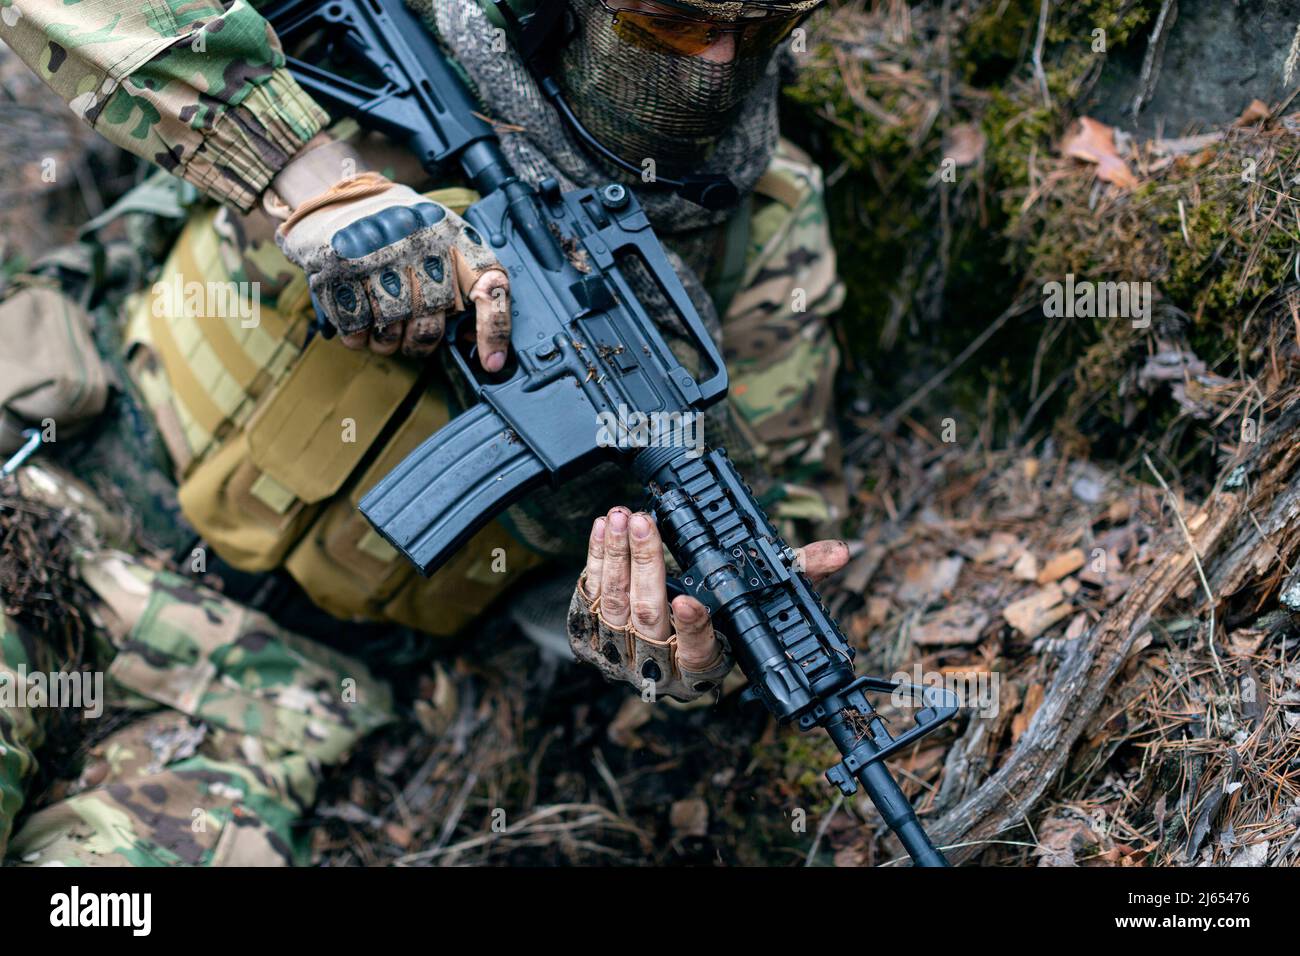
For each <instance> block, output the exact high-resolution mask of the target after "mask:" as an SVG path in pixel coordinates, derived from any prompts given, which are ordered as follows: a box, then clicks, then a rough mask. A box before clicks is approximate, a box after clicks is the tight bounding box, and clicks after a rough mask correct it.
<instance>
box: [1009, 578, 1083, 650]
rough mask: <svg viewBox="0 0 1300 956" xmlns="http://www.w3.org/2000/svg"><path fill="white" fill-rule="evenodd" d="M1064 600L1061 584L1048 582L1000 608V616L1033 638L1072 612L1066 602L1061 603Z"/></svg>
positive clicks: (1026, 635)
mask: <svg viewBox="0 0 1300 956" xmlns="http://www.w3.org/2000/svg"><path fill="white" fill-rule="evenodd" d="M1064 601H1065V592H1064V591H1062V590H1061V586H1060V585H1059V584H1049V585H1048V586H1047V587H1045V588H1043V589H1042V590H1040V591H1037V592H1035V593H1034V594H1031V595H1029V597H1026V598H1021V599H1020V600H1019V601H1014V602H1012V603H1011V604H1008V605H1007V606H1006V607H1004V608H1003V609H1002V616H1003V618H1005V619H1006V622H1007V623H1008V624H1010V625H1011V626H1012V627H1014V628H1015V629H1016V630H1017V631H1019V632H1020V633H1021V634H1023V635H1024V636H1025V637H1027V638H1029V639H1030V640H1033V639H1034V638H1035V637H1037V636H1038V635H1039V634H1042V633H1043V631H1045V630H1047V629H1048V628H1049V627H1051V626H1052V625H1053V624H1055V623H1056V622H1057V621H1059V620H1061V619H1062V618H1065V617H1068V616H1069V615H1070V614H1071V613H1072V612H1073V610H1074V609H1073V608H1072V607H1071V606H1070V605H1069V604H1068V603H1062V602H1064Z"/></svg>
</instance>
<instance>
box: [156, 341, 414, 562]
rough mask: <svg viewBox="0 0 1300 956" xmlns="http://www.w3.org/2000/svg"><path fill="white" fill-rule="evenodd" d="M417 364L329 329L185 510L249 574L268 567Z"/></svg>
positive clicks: (211, 465)
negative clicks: (330, 335) (348, 342)
mask: <svg viewBox="0 0 1300 956" xmlns="http://www.w3.org/2000/svg"><path fill="white" fill-rule="evenodd" d="M416 377H417V376H416V371H415V370H414V369H413V368H411V367H409V366H406V365H403V364H402V363H401V362H399V361H397V360H395V359H392V358H385V357H383V356H379V355H375V354H374V353H372V352H368V351H353V350H351V349H347V348H344V347H343V346H342V345H341V344H340V343H338V342H328V341H325V340H324V339H322V338H320V337H319V336H318V337H316V338H314V339H312V341H311V342H310V343H309V344H308V346H307V348H306V350H305V351H304V352H303V354H302V357H301V358H300V359H299V360H298V362H297V364H295V365H294V366H293V368H292V369H291V370H290V371H289V373H288V375H287V376H286V377H285V378H284V379H283V380H281V382H280V383H279V384H277V385H276V386H274V387H273V388H272V389H271V391H270V392H269V393H268V394H267V395H266V396H265V398H264V399H263V401H262V403H261V404H260V405H259V407H258V408H257V410H256V411H254V412H253V415H252V418H251V419H250V420H249V422H248V425H247V427H246V428H244V429H243V430H242V431H239V432H236V433H234V434H233V435H231V436H230V437H229V438H228V439H227V440H226V441H225V442H224V443H223V444H222V445H221V447H220V448H218V449H217V451H216V452H215V453H214V454H212V455H210V456H209V457H207V458H206V459H204V460H203V461H202V462H200V463H199V464H197V465H196V466H195V467H194V468H193V469H192V471H191V472H190V474H189V475H188V476H187V478H186V479H185V481H184V482H183V483H182V485H181V488H180V503H181V509H182V511H183V512H184V513H185V517H186V518H187V519H189V521H190V522H191V523H192V524H193V525H194V527H195V529H196V530H197V531H198V532H199V533H200V534H201V535H203V537H204V538H205V539H206V540H207V541H208V543H209V544H211V546H212V547H213V548H214V549H215V550H216V552H217V553H218V554H219V555H220V556H221V557H222V558H223V559H224V560H225V561H227V562H228V563H230V564H231V565H232V566H234V567H236V568H238V569H240V570H242V571H250V572H256V571H268V570H271V569H273V568H276V567H278V566H279V565H280V564H281V563H282V561H283V560H284V557H285V555H286V554H287V553H288V552H289V550H290V549H291V548H292V547H293V546H294V544H295V543H296V542H297V541H298V539H299V538H300V537H302V535H303V533H304V532H305V531H306V530H307V528H308V527H309V526H310V524H311V522H312V521H313V520H314V519H315V518H316V516H317V515H318V513H319V512H320V510H321V506H322V505H323V503H324V502H325V501H326V500H327V499H328V498H330V497H332V496H333V495H335V494H337V493H338V491H339V490H340V489H341V488H342V487H343V485H344V484H345V483H346V482H347V480H348V478H349V477H350V476H351V475H352V473H353V472H354V471H355V470H356V469H357V467H358V466H359V465H360V464H361V461H362V459H363V458H364V457H365V455H366V454H367V452H368V451H369V450H370V449H371V448H373V447H374V445H375V443H376V442H377V440H378V438H379V436H380V434H381V432H382V431H383V430H384V428H385V426H386V425H387V424H388V421H389V419H390V418H391V417H392V416H393V413H394V412H396V411H397V409H398V408H399V407H400V406H401V404H402V402H403V400H404V399H405V398H406V396H407V395H408V394H410V391H411V389H412V388H413V387H414V386H415V383H416Z"/></svg>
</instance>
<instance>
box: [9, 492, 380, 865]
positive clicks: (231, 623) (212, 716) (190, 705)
mask: <svg viewBox="0 0 1300 956" xmlns="http://www.w3.org/2000/svg"><path fill="white" fill-rule="evenodd" d="M30 471H33V470H29V472H30ZM48 475H49V473H48V472H46V473H43V476H48ZM25 477H30V474H29V475H27V476H25ZM56 480H58V479H56ZM67 487H68V486H66V485H62V483H61V482H60V488H59V492H60V496H61V497H62V498H64V500H66V497H67V492H66V488H67ZM81 501H82V505H83V510H82V513H83V514H86V513H89V512H91V511H99V512H100V513H101V514H102V513H103V509H102V506H97V505H93V504H89V503H87V502H85V500H84V499H81ZM86 543H87V545H92V546H89V547H87V548H86V549H85V550H84V551H83V552H82V553H81V556H80V559H79V562H78V573H79V575H80V577H81V578H82V579H83V580H84V581H85V583H86V584H88V585H89V587H90V589H91V590H92V591H93V592H94V594H95V595H96V597H97V598H98V602H97V603H96V605H95V606H94V607H93V608H90V609H88V610H90V612H91V614H92V616H93V618H94V621H95V624H96V625H97V637H98V640H97V644H98V646H97V647H96V649H95V650H94V652H93V653H92V655H91V656H92V658H93V661H92V665H91V666H92V667H94V668H95V669H96V670H98V671H101V672H104V674H105V676H104V689H105V697H106V703H107V705H108V706H107V708H106V709H105V710H104V712H103V717H102V718H101V719H107V717H108V715H121V714H123V713H126V714H129V715H130V718H129V720H128V721H127V722H126V725H125V726H124V727H121V728H120V729H115V730H113V731H111V732H110V733H109V734H108V735H107V736H106V737H104V738H103V739H100V740H98V742H97V743H96V744H95V745H94V746H93V747H92V748H91V749H90V751H89V754H88V756H87V759H86V762H85V766H84V769H83V770H82V772H81V774H80V777H79V778H78V779H77V780H76V781H75V782H74V783H73V784H72V786H71V787H70V788H69V791H70V793H69V795H67V796H64V797H63V798H62V799H58V800H57V801H55V802H53V803H52V804H50V805H48V806H45V807H43V808H42V809H39V810H37V811H36V812H34V813H33V814H31V815H30V816H29V817H27V818H26V820H25V821H24V822H23V825H22V827H21V828H20V829H19V830H18V831H17V832H16V833H14V834H12V836H11V833H10V831H11V827H12V825H13V822H14V819H15V817H16V815H17V813H18V810H19V808H20V807H21V806H22V804H23V800H24V790H25V789H26V787H27V786H28V784H29V783H30V782H31V780H32V778H33V776H34V775H35V773H36V770H37V754H38V752H39V748H40V747H41V745H42V743H43V741H44V736H45V730H46V728H45V724H46V723H47V722H48V721H49V719H50V717H51V711H50V710H49V709H48V708H29V707H27V706H11V707H7V708H4V709H3V710H0V857H4V856H6V851H5V846H6V843H7V844H8V851H7V859H8V862H10V863H22V864H30V865H37V866H41V865H51V864H56V865H57V864H63V865H70V866H72V865H148V866H156V865H175V864H189V865H221V864H227V865H233V864H245V865H286V864H301V863H305V862H307V849H308V847H307V837H308V833H307V831H306V830H305V829H304V828H303V827H302V826H301V822H302V819H303V817H304V816H305V815H306V814H307V813H308V811H309V810H310V808H311V806H312V804H313V803H314V802H315V799H316V790H317V786H318V784H319V782H320V779H321V775H322V773H323V771H324V770H325V768H327V767H329V766H331V765H336V764H339V763H341V762H342V761H343V760H344V759H345V757H346V756H347V754H348V751H349V750H350V749H351V748H352V746H353V745H354V744H355V743H356V742H357V741H359V740H360V739H361V738H362V737H363V736H365V734H367V733H369V732H370V731H371V730H373V729H375V728H377V727H380V726H382V725H383V724H385V723H387V722H389V721H390V720H392V719H393V717H394V713H393V707H392V700H391V696H390V693H389V691H388V689H387V687H386V686H385V685H384V684H382V683H381V682H379V681H377V680H375V679H374V678H373V677H372V676H371V675H370V674H369V673H368V671H367V670H366V668H365V667H364V666H363V665H361V664H359V663H358V662H356V661H354V660H351V659H349V658H347V657H345V656H344V655H341V654H337V653H334V652H332V651H330V650H329V649H327V648H325V647H323V646H322V645H320V644H317V643H313V642H310V641H306V640H304V639H302V638H301V637H298V636H296V635H294V634H292V633H290V632H288V631H286V630H285V629H283V628H281V627H279V626H277V625H276V624H275V623H274V622H272V621H271V620H269V619H268V618H267V617H265V616H264V615H262V614H259V613H256V612H254V611H250V610H248V609H247V608H244V607H241V606H240V605H238V604H236V603H234V602H233V601H230V600H229V599H227V598H225V597H223V596H221V595H220V594H217V593H215V592H213V591H210V590H208V589H206V588H203V587H198V586H196V585H195V584H194V583H193V582H192V581H190V580H187V579H185V578H182V577H179V576H177V575H175V574H171V573H168V572H164V571H157V570H153V569H151V568H149V567H147V566H145V565H144V564H143V563H141V562H140V561H137V560H134V559H132V558H130V557H129V556H127V555H125V554H123V553H121V552H118V551H113V550H106V549H102V548H97V547H94V546H93V536H88V540H87V542H86ZM51 653H52V649H51V647H50V646H49V645H48V642H47V643H42V642H41V641H40V640H39V639H38V637H37V635H34V634H32V633H30V632H29V631H24V630H23V629H21V628H20V627H19V626H18V625H17V624H16V623H15V622H14V621H13V620H11V619H10V618H8V617H5V616H0V680H4V681H7V682H9V683H10V684H11V686H15V687H16V688H17V694H18V695H19V696H18V697H17V700H20V701H21V700H25V681H24V680H23V678H24V677H25V678H27V679H30V675H32V674H34V673H36V672H40V673H48V672H50V671H52V670H55V669H57V668H58V665H59V663H60V662H57V661H55V660H52V659H51ZM20 675H21V676H20ZM85 719H86V720H89V718H85ZM84 729H85V730H86V731H90V730H91V728H89V727H85V728H84Z"/></svg>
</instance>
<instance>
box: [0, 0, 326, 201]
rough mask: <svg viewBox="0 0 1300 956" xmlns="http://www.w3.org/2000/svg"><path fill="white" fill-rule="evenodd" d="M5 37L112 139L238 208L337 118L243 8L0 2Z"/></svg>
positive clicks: (189, 3)
mask: <svg viewBox="0 0 1300 956" xmlns="http://www.w3.org/2000/svg"><path fill="white" fill-rule="evenodd" d="M0 39H3V40H4V41H5V43H7V44H8V45H9V46H10V47H11V48H12V49H13V51H14V52H15V53H16V54H17V55H18V56H19V57H20V58H21V59H22V60H23V61H24V62H26V63H27V65H28V66H29V67H31V68H32V69H33V70H34V71H35V72H36V73H37V74H38V75H39V76H40V77H41V78H42V79H43V80H44V81H45V82H46V83H48V84H49V86H50V87H51V88H52V89H53V90H54V91H55V92H56V93H58V94H59V95H60V96H61V97H63V99H64V100H65V101H66V102H67V103H68V105H69V106H70V107H72V110H73V111H74V112H75V113H76V114H77V115H78V116H80V117H81V118H82V119H83V120H85V121H86V123H88V124H89V125H90V126H91V127H92V128H93V129H96V130H98V131H99V132H100V133H101V134H103V135H104V136H105V137H106V138H107V139H108V140H110V141H111V142H113V143H114V144H116V145H117V146H120V147H122V148H123V149H125V150H127V151H128V152H131V153H134V154H135V155H137V156H140V157H143V158H144V159H147V160H149V161H150V162H153V163H156V164H158V165H159V166H161V167H162V168H163V169H166V170H167V171H168V172H171V173H174V174H176V175H178V176H180V177H182V178H183V179H186V180H188V181H189V182H191V183H193V184H194V185H195V186H197V187H198V188H199V189H200V190H202V191H203V192H205V193H207V194H208V195H210V196H212V197H213V198H215V199H218V200H220V201H222V202H226V203H229V204H230V205H232V206H234V207H236V208H238V209H240V210H241V211H247V210H248V209H250V208H251V207H252V206H253V204H254V203H255V202H256V201H257V199H258V197H259V196H260V195H261V193H262V191H263V190H264V189H265V188H266V187H267V185H268V184H269V183H270V181H271V179H272V178H273V177H274V176H275V174H276V173H277V172H278V171H279V170H280V169H281V167H283V166H284V164H285V163H286V162H287V161H288V159H289V158H290V157H291V156H292V155H293V154H294V153H296V152H297V151H298V150H299V149H300V148H301V147H302V146H303V145H304V144H305V143H306V142H307V141H308V140H310V139H311V138H312V137H313V136H314V135H315V134H316V133H317V132H318V131H319V130H320V129H321V127H322V126H323V125H324V124H325V123H326V122H327V121H328V116H327V114H326V113H325V111H324V110H322V109H321V108H320V107H319V106H318V105H317V104H316V103H315V102H314V101H313V100H312V99H311V98H310V97H309V96H308V95H307V94H306V93H305V92H304V91H303V90H302V88H301V87H299V86H298V84H297V83H296V82H295V81H294V79H293V77H292V76H290V75H289V72H288V70H287V69H285V60H284V52H283V50H282V49H281V47H280V41H279V40H278V39H277V38H276V36H275V34H274V32H273V31H272V30H271V28H270V26H269V25H268V24H267V22H266V21H265V20H264V19H262V17H261V15H260V14H258V12H257V11H256V10H255V9H253V6H251V5H250V4H249V3H247V2H246V0H233V2H229V4H228V5H226V4H223V3H222V2H221V0H143V2H141V3H129V2H122V0H79V2H71V3H70V2H68V0H0Z"/></svg>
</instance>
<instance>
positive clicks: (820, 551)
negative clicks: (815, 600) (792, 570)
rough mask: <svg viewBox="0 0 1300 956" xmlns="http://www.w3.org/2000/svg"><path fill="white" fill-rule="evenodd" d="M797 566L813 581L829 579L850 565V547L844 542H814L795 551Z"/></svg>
mask: <svg viewBox="0 0 1300 956" xmlns="http://www.w3.org/2000/svg"><path fill="white" fill-rule="evenodd" d="M794 554H795V566H796V567H799V568H802V569H803V573H804V574H806V575H808V577H809V579H811V580H812V581H814V582H816V581H820V580H822V579H823V578H826V577H829V576H830V575H832V574H834V573H835V572H836V571H838V570H840V569H841V568H843V567H844V565H846V564H848V563H849V546H848V545H847V544H845V543H844V542H843V541H814V542H813V543H812V544H810V545H807V546H806V547H802V548H796V549H795V552H794Z"/></svg>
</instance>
